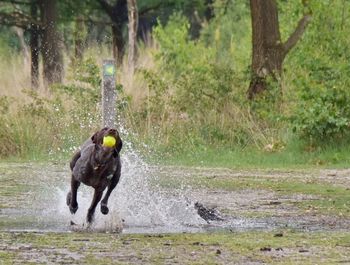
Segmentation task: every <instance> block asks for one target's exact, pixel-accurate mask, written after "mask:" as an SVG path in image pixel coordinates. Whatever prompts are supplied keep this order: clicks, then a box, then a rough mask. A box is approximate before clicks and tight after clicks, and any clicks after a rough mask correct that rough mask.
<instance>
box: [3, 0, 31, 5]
mask: <svg viewBox="0 0 350 265" xmlns="http://www.w3.org/2000/svg"><path fill="white" fill-rule="evenodd" d="M0 2H1V3H9V4H15V5H30V4H31V3H30V2H25V1H15V0H0Z"/></svg>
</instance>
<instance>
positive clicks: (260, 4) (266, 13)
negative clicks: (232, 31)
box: [248, 0, 311, 99]
mask: <svg viewBox="0 0 350 265" xmlns="http://www.w3.org/2000/svg"><path fill="white" fill-rule="evenodd" d="M250 9H251V18H252V43H253V56H252V65H251V71H252V76H251V82H250V85H249V89H248V98H249V99H253V98H254V96H255V95H257V94H259V93H261V92H263V91H265V90H266V89H267V84H266V78H267V77H269V76H270V77H272V78H274V79H275V80H278V79H279V78H280V76H281V73H282V65H283V61H284V58H285V56H286V55H287V53H288V52H289V51H290V49H292V48H293V47H294V46H295V44H296V43H297V41H298V40H299V39H300V38H301V36H302V34H303V33H304V31H305V29H306V26H307V24H308V23H309V21H310V18H311V17H310V16H309V15H305V16H304V17H303V18H302V19H301V20H300V21H299V24H298V26H297V28H296V30H295V31H294V32H293V33H292V34H291V36H290V37H289V38H288V40H287V41H286V42H285V43H282V40H281V34H280V30H279V21H278V9H277V3H276V0H264V1H261V0H250Z"/></svg>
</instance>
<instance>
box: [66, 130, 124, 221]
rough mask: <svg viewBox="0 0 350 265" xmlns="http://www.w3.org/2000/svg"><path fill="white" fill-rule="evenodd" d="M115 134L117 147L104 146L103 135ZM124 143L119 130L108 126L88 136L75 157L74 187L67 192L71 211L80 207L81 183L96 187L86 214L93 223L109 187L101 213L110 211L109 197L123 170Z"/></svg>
mask: <svg viewBox="0 0 350 265" xmlns="http://www.w3.org/2000/svg"><path fill="white" fill-rule="evenodd" d="M105 136H113V137H114V138H115V139H116V145H115V147H112V148H111V147H105V146H103V145H102V143H103V137H105ZM122 146H123V143H122V140H121V139H120V137H119V133H118V131H117V130H115V129H113V128H108V127H105V128H103V129H101V130H100V131H98V132H96V133H95V134H94V135H93V136H92V137H91V138H90V139H88V140H87V141H86V142H85V143H84V144H83V145H82V146H81V148H80V150H78V151H77V152H76V153H75V154H74V155H73V157H72V160H71V161H70V168H71V170H72V177H71V190H70V191H69V192H68V194H67V206H68V207H69V210H70V212H71V213H72V214H74V213H76V211H77V210H78V202H77V191H78V188H79V186H80V183H83V184H85V185H88V186H91V187H93V188H94V189H95V192H94V197H93V200H92V202H91V205H90V207H89V209H88V213H87V217H86V219H87V222H88V223H92V221H93V218H94V213H95V209H96V206H97V204H98V203H99V202H100V200H101V198H102V195H103V191H104V190H105V189H106V188H108V189H107V192H106V194H105V196H104V198H103V199H102V201H101V212H102V214H108V212H109V209H108V207H107V203H108V199H109V196H110V194H111V192H112V191H113V190H114V188H115V187H116V186H117V184H118V182H119V179H120V173H121V163H120V155H119V153H120V151H121V149H122Z"/></svg>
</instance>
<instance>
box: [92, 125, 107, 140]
mask: <svg viewBox="0 0 350 265" xmlns="http://www.w3.org/2000/svg"><path fill="white" fill-rule="evenodd" d="M107 130H108V128H107V127H104V128H103V129H101V130H100V131H97V132H95V134H94V135H93V136H91V141H92V142H93V143H94V144H101V143H102V138H103V133H104V132H105V131H107Z"/></svg>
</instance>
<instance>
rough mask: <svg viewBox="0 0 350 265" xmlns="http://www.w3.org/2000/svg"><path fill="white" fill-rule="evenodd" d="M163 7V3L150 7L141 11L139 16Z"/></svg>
mask: <svg viewBox="0 0 350 265" xmlns="http://www.w3.org/2000/svg"><path fill="white" fill-rule="evenodd" d="M162 5H163V3H162V2H159V3H158V4H156V5H154V6H149V7H145V8H143V9H142V10H139V16H143V15H145V14H146V13H148V12H150V11H153V10H157V9H158V8H160V7H161V6H162Z"/></svg>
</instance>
